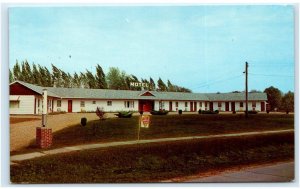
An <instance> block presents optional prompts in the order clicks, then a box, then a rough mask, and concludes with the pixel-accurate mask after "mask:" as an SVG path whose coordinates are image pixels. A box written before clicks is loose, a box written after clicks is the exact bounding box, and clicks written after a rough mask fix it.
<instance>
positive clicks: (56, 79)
mask: <svg viewBox="0 0 300 189" xmlns="http://www.w3.org/2000/svg"><path fill="white" fill-rule="evenodd" d="M51 65H52V82H53V87H62V78H61V72H60V70H59V69H58V68H57V67H55V66H54V65H53V64H51Z"/></svg>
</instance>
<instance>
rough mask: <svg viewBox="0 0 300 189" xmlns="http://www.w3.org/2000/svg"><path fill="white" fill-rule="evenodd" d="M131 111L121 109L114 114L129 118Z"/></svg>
mask: <svg viewBox="0 0 300 189" xmlns="http://www.w3.org/2000/svg"><path fill="white" fill-rule="evenodd" d="M132 114H133V112H130V111H128V112H125V111H122V112H118V113H117V114H115V115H116V116H118V117H119V118H131V116H132Z"/></svg>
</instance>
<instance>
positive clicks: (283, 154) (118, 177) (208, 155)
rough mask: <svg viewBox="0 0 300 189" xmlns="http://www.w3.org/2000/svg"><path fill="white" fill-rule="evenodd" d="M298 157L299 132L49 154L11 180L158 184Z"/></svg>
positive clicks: (18, 168) (14, 168)
mask: <svg viewBox="0 0 300 189" xmlns="http://www.w3.org/2000/svg"><path fill="white" fill-rule="evenodd" d="M155 119H156V118H154V120H155ZM207 119H208V118H207ZM133 120H134V119H133ZM128 121H129V122H130V120H124V122H128ZM117 126H118V127H119V125H117ZM253 126H254V125H253ZM293 158H294V134H293V133H292V132H291V133H281V134H269V135H260V136H247V137H231V138H218V139H204V140H186V141H177V142H165V143H155V144H154V143H152V144H150V143H149V144H142V145H141V144H140V145H131V146H122V147H111V148H105V149H95V150H85V151H80V152H71V153H65V154H59V155H49V156H44V157H41V158H36V159H32V160H27V161H23V162H21V163H20V164H19V165H11V172H10V173H11V175H10V176H11V181H12V183H124V182H125V183H128V182H159V181H162V180H165V179H171V178H174V177H180V176H187V175H194V174H198V173H205V172H207V171H211V170H223V169H226V168H229V167H230V168H232V167H240V166H243V165H251V164H260V163H272V162H276V161H284V160H293Z"/></svg>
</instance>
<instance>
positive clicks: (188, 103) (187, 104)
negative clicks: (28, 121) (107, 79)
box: [9, 81, 267, 115]
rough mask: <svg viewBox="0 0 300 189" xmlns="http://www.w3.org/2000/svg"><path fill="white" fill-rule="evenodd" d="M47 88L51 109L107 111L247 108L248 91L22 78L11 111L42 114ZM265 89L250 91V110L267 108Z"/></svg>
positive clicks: (15, 87) (12, 92)
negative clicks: (64, 84) (44, 83)
mask: <svg viewBox="0 0 300 189" xmlns="http://www.w3.org/2000/svg"><path fill="white" fill-rule="evenodd" d="M43 89H47V93H48V112H49V113H50V112H62V111H64V112H95V111H96V108H97V107H101V108H103V109H104V111H105V112H117V111H144V112H149V111H151V110H162V109H164V110H167V111H178V110H182V111H189V112H196V111H198V110H199V109H201V110H213V111H214V110H219V111H224V112H232V111H236V112H238V111H245V109H246V108H245V107H246V103H245V93H183V92H158V91H132V90H111V89H84V88H55V87H41V86H37V85H33V84H29V83H25V82H22V81H15V82H13V83H11V84H10V97H9V101H10V114H31V115H35V114H41V113H42V92H43ZM266 104H267V95H266V93H248V110H255V111H258V112H260V111H261V112H265V111H266Z"/></svg>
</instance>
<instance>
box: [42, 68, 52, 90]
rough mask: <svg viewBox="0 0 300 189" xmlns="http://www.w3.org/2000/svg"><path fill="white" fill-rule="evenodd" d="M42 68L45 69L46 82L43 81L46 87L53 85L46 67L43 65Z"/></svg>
mask: <svg viewBox="0 0 300 189" xmlns="http://www.w3.org/2000/svg"><path fill="white" fill-rule="evenodd" d="M44 69H45V75H46V82H45V83H46V87H53V83H52V76H51V73H50V71H49V70H48V69H47V68H46V67H44Z"/></svg>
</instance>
